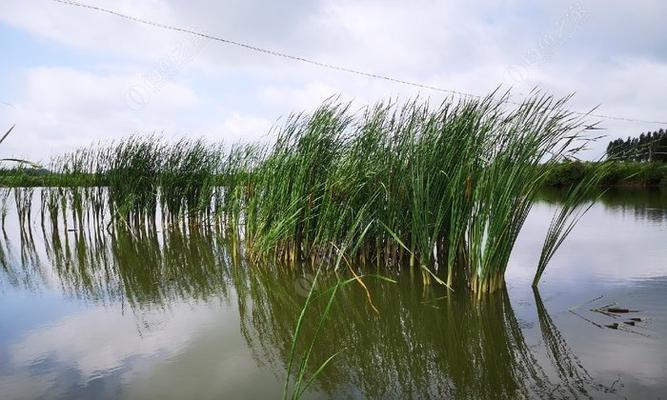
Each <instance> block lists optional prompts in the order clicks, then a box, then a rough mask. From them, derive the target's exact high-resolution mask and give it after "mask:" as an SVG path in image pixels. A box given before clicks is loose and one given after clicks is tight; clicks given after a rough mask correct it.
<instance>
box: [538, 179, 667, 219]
mask: <svg viewBox="0 0 667 400" xmlns="http://www.w3.org/2000/svg"><path fill="white" fill-rule="evenodd" d="M562 196H563V191H561V190H558V189H549V190H543V191H542V192H541V193H540V196H539V198H540V200H542V201H545V202H548V203H552V204H558V203H560V201H561V199H562V198H563V197H562ZM598 202H599V204H601V205H603V206H604V207H605V209H606V210H607V211H609V212H612V213H615V214H621V215H626V214H628V215H630V216H632V217H634V218H635V219H636V220H638V221H642V222H651V223H657V224H661V223H665V222H667V189H665V188H660V189H658V188H648V189H646V188H636V189H633V188H628V189H618V188H610V189H608V190H606V191H605V192H604V194H603V195H602V196H601V197H600V198H599V200H598Z"/></svg>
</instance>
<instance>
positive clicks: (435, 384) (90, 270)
mask: <svg viewBox="0 0 667 400" xmlns="http://www.w3.org/2000/svg"><path fill="white" fill-rule="evenodd" d="M49 228H50V225H48V224H46V225H45V230H44V231H43V233H46V237H45V238H43V239H42V238H40V236H39V235H36V234H35V233H37V232H35V233H33V234H32V235H27V236H26V237H25V238H24V239H22V240H25V242H24V243H25V244H28V243H29V241H31V240H36V241H40V240H44V242H45V245H46V248H47V257H48V262H49V263H51V264H52V265H53V266H54V267H53V269H54V272H55V274H56V276H57V277H58V280H59V282H60V284H61V286H62V287H63V288H64V290H65V291H66V292H67V293H69V294H71V295H73V296H80V297H83V298H85V299H88V300H91V301H96V302H97V301H123V302H126V303H127V304H128V305H130V307H132V308H153V307H169V305H170V304H171V303H173V302H174V301H177V300H180V299H185V300H188V301H191V300H193V299H200V300H202V301H210V300H211V299H215V298H218V297H220V296H223V297H225V298H234V297H235V298H236V301H237V302H238V309H239V313H240V316H241V333H242V335H243V336H244V337H245V339H246V341H247V342H248V344H249V347H250V349H251V350H252V351H253V353H254V357H255V359H256V360H257V362H258V363H260V364H262V363H267V364H268V365H271V366H273V367H274V368H276V371H277V374H279V376H280V379H284V378H285V376H284V375H283V374H284V373H285V372H286V370H287V365H288V360H289V359H290V358H292V360H293V362H294V371H293V372H294V373H293V374H292V379H298V377H299V376H300V377H301V385H299V386H296V387H295V386H293V385H290V389H291V391H290V392H289V393H288V394H290V395H292V394H297V395H298V394H308V393H309V391H308V390H306V391H305V392H304V391H303V389H308V387H307V386H306V383H308V382H309V381H310V379H311V378H313V377H314V379H313V380H312V381H311V382H312V384H313V386H312V387H310V388H309V389H310V391H320V392H322V393H325V394H328V395H334V394H342V395H344V394H348V395H350V396H354V395H355V394H356V395H359V393H361V394H362V395H363V396H364V397H367V398H388V397H403V398H410V397H412V398H442V397H443V396H446V397H456V398H498V397H500V398H517V397H519V398H522V397H540V396H546V395H548V394H554V393H556V394H557V395H555V397H570V398H572V397H589V396H592V395H593V394H594V393H596V391H606V390H609V388H607V387H605V386H602V385H599V384H596V383H595V382H594V381H593V379H592V378H591V377H590V375H589V374H588V373H587V372H586V371H585V369H584V368H583V366H582V365H581V363H580V362H579V360H578V359H577V358H576V356H575V355H574V354H573V353H572V350H571V349H570V348H569V347H568V346H567V343H566V342H565V340H564V338H563V337H562V335H561V334H560V332H559V331H558V329H557V328H556V326H555V325H554V324H553V321H552V320H551V318H550V317H549V315H548V313H547V310H546V308H545V307H544V305H543V303H542V301H541V299H540V297H539V294H538V293H537V292H536V294H535V302H536V305H537V313H538V319H539V327H540V331H541V332H542V336H543V339H544V342H545V344H546V350H547V356H548V360H549V361H550V363H548V365H544V364H543V363H542V360H541V359H539V358H538V357H536V354H535V353H534V350H533V349H532V348H530V347H529V346H528V345H527V343H526V341H525V339H524V336H523V332H522V330H521V327H520V325H519V322H518V321H517V319H516V317H515V315H514V312H513V310H512V306H511V303H510V301H509V297H508V295H507V293H506V291H505V290H502V291H499V292H497V293H495V294H493V295H491V296H486V297H484V298H482V299H481V300H477V299H474V298H472V297H471V296H470V294H467V293H464V292H461V293H459V292H449V291H447V290H445V289H443V288H440V287H437V286H430V285H422V284H421V283H420V282H421V280H417V281H416V282H415V281H412V280H411V279H410V278H409V276H407V275H402V276H400V279H399V280H398V282H397V284H389V283H388V282H386V281H383V280H374V279H371V280H369V279H368V277H366V278H364V282H365V284H366V285H367V286H368V290H369V291H370V293H371V295H372V298H373V303H374V305H375V306H376V307H377V308H378V310H379V312H380V314H379V315H377V314H376V313H375V312H374V311H373V309H372V307H371V306H370V305H369V303H368V300H367V294H366V292H365V290H363V288H361V287H359V286H357V285H356V283H355V282H356V280H355V278H354V276H350V275H349V274H348V273H345V272H344V271H347V270H346V269H345V268H341V269H340V272H339V273H338V275H337V276H336V275H335V274H332V273H330V272H327V273H324V272H322V273H320V275H317V279H316V282H314V283H315V284H316V285H313V286H312V287H313V288H314V290H313V292H312V296H311V297H310V300H309V305H308V307H307V308H306V313H305V314H304V317H303V318H302V319H301V325H300V328H299V331H298V332H297V333H298V337H300V338H301V339H300V340H299V341H298V342H296V345H295V347H294V352H293V353H292V346H293V344H294V343H295V342H293V339H294V337H295V335H294V334H295V326H297V322H298V320H299V314H298V310H300V309H301V308H302V306H303V304H304V297H302V295H300V294H299V293H297V292H296V291H295V290H294V285H293V282H294V281H295V280H296V279H297V277H299V276H300V274H302V273H304V272H305V271H309V269H308V267H307V266H304V269H303V270H298V269H293V268H286V269H285V267H284V266H281V265H274V266H271V265H265V264H264V265H253V264H243V265H239V264H234V263H233V262H232V260H233V258H232V256H231V253H232V252H233V250H232V249H230V246H231V243H230V242H229V241H226V240H225V238H223V237H221V236H220V235H219V234H218V233H216V232H215V231H210V230H199V229H195V230H189V231H182V230H165V231H164V232H156V231H155V230H154V229H146V230H145V231H143V232H137V231H135V232H133V233H129V232H127V231H119V230H116V231H114V232H113V235H110V234H108V233H107V234H104V233H103V232H98V231H97V230H94V229H93V230H89V229H86V228H84V229H82V230H79V229H76V230H75V231H73V232H68V231H67V230H66V229H65V227H63V226H62V225H59V229H57V230H56V231H53V230H50V229H49ZM22 247H23V246H22ZM36 248H38V246H37V245H35V243H33V244H32V245H28V246H26V247H25V249H26V250H25V251H26V253H27V254H30V253H35V250H34V249H36ZM31 249H32V250H31ZM26 260H35V256H34V255H32V256H30V255H27V257H26ZM29 264H30V263H29V262H28V263H27V264H26V265H29ZM39 265H40V266H41V268H43V267H44V265H42V264H39ZM3 267H7V266H6V265H3ZM356 270H360V269H359V268H357V269H356ZM311 271H312V270H311ZM45 272H46V271H43V270H39V268H38V267H37V266H35V269H33V270H32V273H33V274H34V275H35V276H33V279H39V276H40V274H44V273H45ZM312 272H313V273H315V271H312ZM359 274H360V275H361V273H359ZM17 284H21V283H19V282H17ZM350 284H352V285H350ZM336 286H337V287H338V288H337V289H336V290H335V291H334V290H331V289H328V288H330V287H336ZM230 287H233V288H234V292H236V296H229V293H230V292H231V291H230V290H229V289H230ZM332 296H335V301H332V298H333V297H332ZM304 354H307V355H308V360H307V362H305V363H304V362H303V361H304V360H305V358H304V357H303V355H304ZM333 354H338V355H337V356H336V358H335V359H333V361H332V362H330V363H329V364H325V363H326V362H327V360H329V358H330V357H331V356H332V355H333ZM322 365H326V369H323V370H320V371H319V372H318V370H319V367H321V366H322ZM549 369H553V370H554V371H555V373H556V374H555V376H552V375H550V374H549V373H548V372H547V371H548V370H549ZM318 373H319V375H318ZM294 382H295V380H292V383H294Z"/></svg>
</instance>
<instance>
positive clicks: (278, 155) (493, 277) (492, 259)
mask: <svg viewBox="0 0 667 400" xmlns="http://www.w3.org/2000/svg"><path fill="white" fill-rule="evenodd" d="M507 96H508V94H496V93H493V94H492V95H490V96H488V97H486V98H482V99H467V100H462V101H458V102H456V101H452V100H447V101H444V102H442V103H440V104H429V103H428V102H425V101H420V100H413V101H410V102H408V103H404V104H398V103H394V102H380V103H377V104H375V105H373V106H369V107H366V108H363V109H361V110H359V111H353V110H351V106H350V105H349V104H346V103H340V102H337V101H336V100H329V101H327V102H325V103H324V104H322V105H321V106H320V107H319V108H318V109H317V110H315V111H314V112H312V113H302V114H296V115H293V116H291V117H290V118H288V119H287V120H286V122H285V123H284V125H283V126H282V127H280V128H279V129H277V131H276V140H275V142H274V143H273V144H272V145H270V146H261V145H245V146H236V147H233V148H231V149H229V150H228V151H225V150H224V149H223V148H222V147H221V146H220V145H210V144H207V143H205V142H203V141H198V140H182V141H180V142H177V143H168V142H165V141H163V140H161V139H160V138H158V137H156V136H148V137H136V136H135V137H131V138H128V139H125V140H123V141H120V142H117V143H112V144H111V145H107V146H97V147H91V148H88V149H83V150H80V151H77V152H74V153H71V154H68V155H66V156H64V157H62V158H60V159H58V160H56V161H55V162H54V163H52V170H53V171H54V172H55V173H59V174H62V175H63V176H66V177H68V179H72V180H76V181H79V182H85V183H90V185H89V186H90V187H86V188H84V189H74V188H72V186H75V185H74V182H73V183H72V184H69V185H67V184H66V185H65V186H67V188H66V191H70V193H69V198H70V199H71V201H72V203H76V204H84V203H85V204H87V205H89V204H94V205H95V207H96V211H95V213H93V214H95V215H101V214H103V213H105V212H106V213H108V214H109V215H111V216H112V218H114V219H115V220H117V221H121V222H123V223H124V224H126V225H130V226H135V225H136V226H140V225H142V224H146V223H148V224H153V223H155V221H156V220H157V219H158V217H159V216H161V218H162V220H163V222H166V223H170V224H173V223H186V222H187V223H190V224H213V225H216V226H221V227H224V229H225V230H226V232H227V233H228V235H229V236H230V237H231V238H232V240H233V242H234V243H235V245H236V246H237V247H238V248H239V249H240V248H241V247H242V248H243V253H244V254H245V255H246V256H249V257H251V258H253V259H254V260H264V261H270V262H273V263H282V264H299V263H307V264H311V265H321V264H329V265H334V264H336V263H335V260H336V257H337V255H338V254H339V249H341V248H345V246H344V244H345V243H357V242H358V243H359V245H358V246H355V247H354V249H352V248H349V247H348V248H346V251H345V257H346V259H348V260H350V262H351V263H356V264H359V265H365V266H367V267H374V268H376V269H393V270H401V269H404V268H405V269H407V270H408V271H410V273H412V274H421V277H422V279H423V281H424V283H429V282H431V281H432V280H435V281H438V282H440V283H443V284H445V285H447V286H448V287H456V286H459V287H461V286H468V287H470V288H471V289H472V290H473V291H474V292H475V293H478V294H479V295H480V296H481V294H482V293H486V292H492V291H495V290H497V289H499V288H501V287H503V285H504V279H503V276H504V272H505V269H506V267H507V263H508V260H509V257H510V254H511V251H512V249H513V247H514V242H515V241H516V238H517V236H518V234H519V232H520V230H521V228H522V226H523V223H524V221H525V218H526V216H527V215H528V213H529V211H530V209H531V206H532V204H533V203H534V201H535V196H536V193H537V191H538V190H539V189H540V188H541V187H542V186H543V185H544V183H545V181H546V179H547V178H548V171H549V168H550V167H552V166H553V165H555V164H556V163H558V162H560V161H561V160H563V159H564V158H566V157H571V156H573V155H574V154H576V152H577V151H579V150H580V149H581V147H582V143H585V140H586V139H585V136H584V132H585V130H586V127H587V126H590V125H588V124H584V120H585V116H581V115H578V114H577V115H575V114H572V113H571V112H569V111H567V110H566V108H565V105H566V103H567V101H568V98H564V99H554V98H552V97H550V96H547V95H542V94H534V95H533V96H532V97H530V98H528V99H527V100H526V101H525V102H523V103H522V104H521V105H520V106H518V107H514V106H512V107H509V106H507V104H506V102H505V100H506V99H507ZM581 185H583V186H586V188H588V187H590V186H591V182H584V183H582V184H581ZM96 186H105V189H103V190H102V189H100V188H99V187H96ZM583 189H585V188H584V187H581V188H580V189H578V190H583ZM360 227H364V228H363V237H362V230H361V228H360ZM556 236H558V234H556ZM547 242H548V243H551V244H553V245H554V246H551V245H550V246H551V249H548V251H547V252H548V253H552V252H553V251H555V249H556V248H557V247H558V246H559V245H560V243H562V241H560V240H551V241H547ZM548 258H550V257H547V258H545V259H548ZM540 268H542V267H540Z"/></svg>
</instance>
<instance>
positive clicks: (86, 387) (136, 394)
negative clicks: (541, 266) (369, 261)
mask: <svg viewBox="0 0 667 400" xmlns="http://www.w3.org/2000/svg"><path fill="white" fill-rule="evenodd" d="M557 204H558V200H557V196H553V195H545V196H544V198H543V199H542V200H541V201H539V202H538V203H537V204H536V205H535V207H534V209H533V210H532V211H531V214H530V216H529V218H528V220H527V222H526V225H525V228H524V230H523V231H522V233H521V235H520V238H519V240H518V242H517V244H516V248H515V251H514V252H513V254H512V258H511V262H510V266H509V267H508V271H507V275H506V280H507V290H506V291H503V292H500V293H496V294H493V295H491V296H488V298H485V299H483V300H481V301H472V300H471V299H470V296H469V295H467V294H465V293H463V292H461V293H458V292H454V293H452V292H449V293H448V292H447V291H446V290H444V289H443V288H441V287H437V286H430V287H423V286H422V284H421V279H419V278H417V277H414V278H412V277H411V276H410V274H407V273H403V274H400V275H396V274H393V273H392V274H388V275H389V276H391V277H392V278H394V279H395V280H396V283H390V282H386V281H379V280H372V279H370V278H366V285H367V286H368V290H369V293H370V297H371V301H372V304H373V306H374V307H375V308H377V311H378V312H375V311H374V310H373V307H372V306H371V304H370V303H369V299H368V296H367V293H366V291H365V290H364V289H363V288H362V287H361V286H359V285H356V284H353V285H348V286H346V287H345V288H344V289H342V290H341V291H340V292H339V293H338V295H337V297H336V302H335V303H334V306H333V311H332V313H331V316H330V318H329V320H328V321H327V323H326V325H325V326H324V331H323V333H322V335H321V336H320V337H319V338H318V340H317V343H316V345H315V348H314V352H313V354H312V356H311V361H310V364H309V365H311V367H312V368H310V372H312V371H313V370H314V369H315V368H316V367H317V366H318V365H320V364H321V363H322V362H324V361H325V360H326V359H327V358H328V357H329V356H330V355H332V354H334V353H337V352H338V353H337V356H336V357H335V358H334V360H333V361H332V363H331V364H330V365H329V366H328V367H327V368H326V369H325V370H324V372H323V373H322V375H320V377H319V378H318V379H317V380H316V381H315V383H314V385H313V386H312V388H311V389H310V390H309V391H308V392H307V393H306V396H305V397H306V398H341V399H348V398H352V399H355V398H377V399H387V398H419V399H425V398H461V399H466V398H469V399H478V398H556V399H558V398H610V399H615V398H636V399H653V398H655V399H657V398H661V396H662V397H663V398H664V396H665V395H667V193H664V192H663V193H660V192H647V191H637V192H610V193H608V194H606V195H605V196H604V197H602V198H601V199H600V200H599V201H598V202H596V204H595V205H594V206H593V207H592V208H591V210H590V211H589V212H588V214H586V216H585V217H584V218H583V220H582V221H581V223H580V224H579V225H578V226H577V228H576V229H575V231H574V232H573V233H572V235H571V236H570V237H569V238H568V239H567V241H566V242H565V244H564V245H563V247H562V248H561V249H560V250H559V252H558V253H557V254H556V256H555V257H554V259H553V261H552V263H551V264H550V265H549V267H548V268H547V271H546V273H545V275H544V277H543V281H542V283H541V284H540V288H539V291H533V290H532V289H531V287H530V283H531V280H532V276H533V274H534V270H535V265H536V263H537V259H538V256H539V250H540V247H541V242H542V239H543V237H544V232H545V230H546V227H547V226H548V223H549V220H550V217H551V215H552V213H553V211H554V210H555V208H556V207H557ZM15 214H16V212H15V211H13V209H12V207H10V208H9V211H8V216H7V221H6V227H5V229H4V230H3V234H2V235H0V236H2V237H0V244H1V246H0V263H1V267H0V398H1V399H69V398H77V399H88V398H90V399H183V398H193V399H194V398H196V399H270V398H280V397H281V396H282V390H283V384H284V380H285V371H286V362H287V358H288V354H289V350H290V345H291V335H292V332H293V329H294V326H295V323H296V320H297V318H298V315H299V312H300V308H301V306H302V304H303V302H304V300H305V295H306V294H307V290H308V287H309V286H310V282H311V281H312V279H313V277H314V275H313V273H312V272H309V271H300V272H295V271H290V270H281V269H279V268H276V267H270V266H262V265H248V264H246V263H241V264H240V265H239V264H238V263H234V262H232V260H233V259H234V257H232V254H231V253H230V252H229V251H228V249H229V247H228V246H227V245H226V244H225V240H224V239H223V238H222V236H221V235H219V234H218V233H215V232H210V231H205V232H189V233H183V232H179V231H152V232H141V233H135V234H128V233H119V232H117V233H116V234H115V235H113V236H112V235H110V234H109V233H107V232H106V231H105V230H102V231H98V230H95V229H92V228H91V227H87V226H83V227H75V228H73V227H72V226H68V227H63V226H60V227H59V228H58V229H52V228H50V227H49V226H48V224H46V225H45V226H42V224H41V222H40V219H39V213H38V212H33V215H32V216H31V217H30V218H31V219H30V223H29V224H24V225H20V224H19V223H18V218H17V216H16V215H15ZM20 226H23V228H21V227H20ZM334 282H335V276H334V275H333V274H331V273H328V274H326V275H324V276H323V281H322V283H325V284H333V283H334ZM612 303H615V304H616V307H620V308H627V309H629V310H632V311H634V312H630V313H627V314H626V313H624V314H609V313H602V312H598V311H593V310H595V309H598V308H601V307H604V306H607V305H609V304H612ZM318 307H319V304H318ZM630 318H635V319H636V320H637V321H632V320H631V319H630ZM317 322H318V321H317V318H316V317H311V318H308V319H307V320H306V323H305V325H304V331H303V334H304V336H303V337H304V338H310V337H312V335H313V333H314V331H315V330H316V328H317ZM626 322H634V326H632V325H629V324H626ZM614 324H617V325H614ZM608 326H612V327H613V326H616V327H617V329H613V328H610V327H608Z"/></svg>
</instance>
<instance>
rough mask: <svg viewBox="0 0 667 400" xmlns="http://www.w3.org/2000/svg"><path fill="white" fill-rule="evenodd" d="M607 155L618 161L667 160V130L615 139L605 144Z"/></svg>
mask: <svg viewBox="0 0 667 400" xmlns="http://www.w3.org/2000/svg"><path fill="white" fill-rule="evenodd" d="M607 157H608V158H610V159H613V160H619V161H648V162H654V161H658V162H665V161H667V131H665V130H664V129H660V130H659V131H655V132H648V133H642V134H641V135H639V137H629V136H628V138H627V139H616V140H612V141H611V142H609V145H608V146H607Z"/></svg>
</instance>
